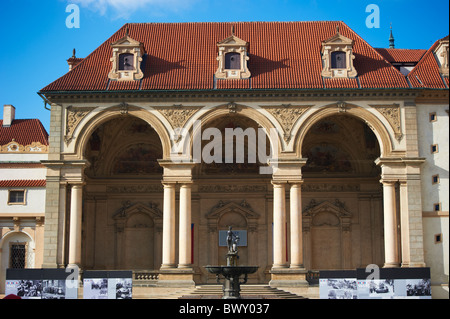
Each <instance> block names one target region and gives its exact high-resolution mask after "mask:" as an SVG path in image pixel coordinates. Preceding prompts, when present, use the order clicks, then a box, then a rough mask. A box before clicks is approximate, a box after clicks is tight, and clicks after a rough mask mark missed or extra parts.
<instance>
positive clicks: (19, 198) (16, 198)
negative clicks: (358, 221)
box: [8, 190, 25, 205]
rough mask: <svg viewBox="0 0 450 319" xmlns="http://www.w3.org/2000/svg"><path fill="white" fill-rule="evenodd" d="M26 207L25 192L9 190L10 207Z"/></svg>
mask: <svg viewBox="0 0 450 319" xmlns="http://www.w3.org/2000/svg"><path fill="white" fill-rule="evenodd" d="M14 204H21V205H25V190H9V194H8V205H14Z"/></svg>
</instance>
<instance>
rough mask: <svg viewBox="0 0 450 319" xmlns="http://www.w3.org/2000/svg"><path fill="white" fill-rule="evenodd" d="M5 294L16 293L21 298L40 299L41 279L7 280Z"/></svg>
mask: <svg viewBox="0 0 450 319" xmlns="http://www.w3.org/2000/svg"><path fill="white" fill-rule="evenodd" d="M5 288H6V289H5V294H6V295H10V294H12V295H16V296H19V297H20V298H22V299H41V297H42V280H37V279H28V280H7V281H6V287H5Z"/></svg>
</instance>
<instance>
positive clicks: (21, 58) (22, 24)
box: [0, 0, 449, 130]
mask: <svg viewBox="0 0 450 319" xmlns="http://www.w3.org/2000/svg"><path fill="white" fill-rule="evenodd" d="M71 3H75V4H77V6H78V7H79V9H80V27H79V28H67V26H66V18H67V17H68V16H69V15H70V12H66V7H67V5H68V4H71ZM371 4H375V5H376V6H377V7H378V8H379V22H380V25H379V28H376V27H375V28H369V27H368V26H367V25H366V19H367V17H368V16H369V15H371V14H373V13H374V12H373V11H370V10H369V12H366V8H367V6H369V5H371ZM227 6H228V7H229V8H231V9H227ZM448 12H449V2H448V0H430V1H419V0H334V1H329V0H306V1H299V0H260V1H254V0H227V1H223V0H221V1H219V0H40V1H37V0H1V5H0V23H1V29H0V30H1V38H2V41H1V42H2V46H1V50H0V60H1V61H3V67H2V68H0V70H1V74H0V104H1V105H3V104H12V105H14V106H15V107H16V118H39V119H40V120H41V121H42V123H43V124H44V126H45V127H46V129H47V130H49V123H50V112H49V111H47V110H45V109H44V103H43V101H42V99H41V98H40V97H39V96H38V95H37V92H38V91H39V90H40V89H42V88H43V87H45V86H46V85H47V84H49V83H51V82H52V81H54V80H55V79H57V78H58V77H60V76H62V75H63V74H65V73H66V72H67V71H68V66H67V62H66V60H67V59H68V58H69V57H70V56H71V55H72V50H73V48H76V50H77V56H78V57H85V56H87V55H88V54H89V53H90V52H92V51H93V50H94V49H96V48H97V47H98V46H99V45H100V44H101V43H103V42H104V41H105V40H106V39H107V38H109V37H110V36H111V35H112V34H113V33H114V32H116V31H117V30H118V29H119V28H120V27H121V26H122V25H123V24H125V23H127V22H203V21H211V22H228V21H323V20H339V21H344V22H345V23H346V24H347V25H348V26H349V27H350V28H352V29H353V30H354V31H355V32H356V33H358V34H359V35H360V36H361V37H362V38H363V39H365V40H366V41H367V42H368V43H369V44H370V45H372V46H373V47H375V48H378V47H388V45H389V42H388V39H389V26H390V24H391V23H392V27H393V32H394V37H395V44H396V47H397V48H410V49H428V48H429V47H430V46H431V45H432V44H433V43H434V42H435V41H436V40H438V39H440V38H442V37H444V36H446V35H448V34H449V13H448Z"/></svg>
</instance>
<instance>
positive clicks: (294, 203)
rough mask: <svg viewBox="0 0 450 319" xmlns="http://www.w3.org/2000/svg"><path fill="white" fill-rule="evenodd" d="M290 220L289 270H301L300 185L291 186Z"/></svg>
mask: <svg viewBox="0 0 450 319" xmlns="http://www.w3.org/2000/svg"><path fill="white" fill-rule="evenodd" d="M290 218H291V259H290V260H291V265H290V268H295V269H303V268H304V266H303V234H302V201H301V184H300V183H295V184H292V185H291V196H290Z"/></svg>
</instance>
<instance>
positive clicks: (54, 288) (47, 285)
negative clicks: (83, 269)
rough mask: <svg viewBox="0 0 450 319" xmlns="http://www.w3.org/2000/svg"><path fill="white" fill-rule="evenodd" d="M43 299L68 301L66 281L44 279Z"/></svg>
mask: <svg viewBox="0 0 450 319" xmlns="http://www.w3.org/2000/svg"><path fill="white" fill-rule="evenodd" d="M42 287H43V288H42V299H66V281H65V280H51V279H44V280H43V281H42Z"/></svg>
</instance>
